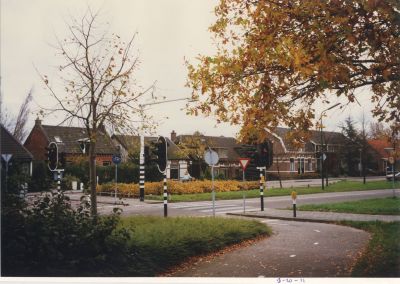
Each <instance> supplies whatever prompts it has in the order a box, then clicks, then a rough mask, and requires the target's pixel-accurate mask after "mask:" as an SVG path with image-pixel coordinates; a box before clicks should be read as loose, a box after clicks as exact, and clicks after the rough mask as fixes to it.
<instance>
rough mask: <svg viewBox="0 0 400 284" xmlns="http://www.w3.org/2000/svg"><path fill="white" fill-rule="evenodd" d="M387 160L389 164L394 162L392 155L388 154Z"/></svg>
mask: <svg viewBox="0 0 400 284" xmlns="http://www.w3.org/2000/svg"><path fill="white" fill-rule="evenodd" d="M388 161H389V163H390V164H391V165H393V164H394V158H393V156H390V157H389V159H388Z"/></svg>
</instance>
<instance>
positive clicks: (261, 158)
mask: <svg viewBox="0 0 400 284" xmlns="http://www.w3.org/2000/svg"><path fill="white" fill-rule="evenodd" d="M256 148H257V150H256V155H255V162H256V166H257V167H266V168H269V167H270V166H271V165H272V162H273V151H272V143H271V142H270V141H266V142H264V143H261V144H258V145H257V147H256Z"/></svg>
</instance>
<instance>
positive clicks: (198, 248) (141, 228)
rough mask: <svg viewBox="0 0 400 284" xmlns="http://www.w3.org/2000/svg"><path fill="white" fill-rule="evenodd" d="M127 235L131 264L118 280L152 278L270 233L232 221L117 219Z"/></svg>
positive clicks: (252, 224)
mask: <svg viewBox="0 0 400 284" xmlns="http://www.w3.org/2000/svg"><path fill="white" fill-rule="evenodd" d="M120 226H121V227H123V228H125V229H126V230H127V231H128V232H129V233H130V235H131V238H130V241H129V247H130V249H131V251H132V252H133V254H134V258H135V261H133V262H132V266H131V268H130V270H129V271H127V272H126V273H124V274H123V275H121V276H155V275H157V274H160V273H162V272H165V271H167V269H169V268H171V267H173V266H175V265H177V264H179V263H181V262H182V261H184V260H185V259H187V258H189V257H191V256H195V255H201V254H207V253H210V252H213V251H216V250H219V249H222V248H223V247H225V246H228V245H232V244H235V243H239V242H241V241H243V240H248V239H252V238H255V237H257V236H260V235H269V234H271V230H270V229H269V228H268V227H267V226H266V225H264V224H262V223H260V222H258V221H248V220H241V219H232V218H229V219H228V218H212V217H208V218H195V217H177V218H162V217H151V216H146V217H143V216H134V217H126V218H122V219H121V223H120Z"/></svg>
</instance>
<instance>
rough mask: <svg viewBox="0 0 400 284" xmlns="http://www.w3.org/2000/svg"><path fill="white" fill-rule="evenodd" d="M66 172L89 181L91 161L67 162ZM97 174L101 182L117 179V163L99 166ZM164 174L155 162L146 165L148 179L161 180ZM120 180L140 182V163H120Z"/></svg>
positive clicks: (122, 181)
mask: <svg viewBox="0 0 400 284" xmlns="http://www.w3.org/2000/svg"><path fill="white" fill-rule="evenodd" d="M65 173H66V174H68V175H72V176H75V177H77V178H78V179H79V180H80V181H81V182H83V183H85V184H88V182H89V163H88V162H87V161H83V162H80V163H70V164H67V166H66V169H65ZM96 175H97V176H98V177H99V183H100V184H103V183H109V182H114V181H115V165H110V166H97V167H96ZM162 178H163V176H162V174H161V173H160V172H159V171H158V169H157V166H156V165H154V164H150V165H146V181H161V180H162ZM118 182H121V183H139V165H137V164H133V163H122V164H120V165H118Z"/></svg>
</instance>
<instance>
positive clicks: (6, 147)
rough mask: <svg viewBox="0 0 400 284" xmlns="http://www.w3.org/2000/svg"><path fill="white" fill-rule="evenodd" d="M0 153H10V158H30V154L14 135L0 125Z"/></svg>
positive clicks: (31, 157)
mask: <svg viewBox="0 0 400 284" xmlns="http://www.w3.org/2000/svg"><path fill="white" fill-rule="evenodd" d="M0 152H1V154H12V155H13V156H12V157H11V158H12V159H16V160H28V161H30V160H32V159H33V156H32V154H31V153H30V152H29V151H28V150H27V149H26V148H25V147H24V146H23V145H22V144H21V143H20V142H19V141H18V140H17V139H15V138H14V136H13V135H12V134H11V133H10V132H9V131H8V130H7V129H6V128H5V127H4V126H3V125H1V146H0Z"/></svg>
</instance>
